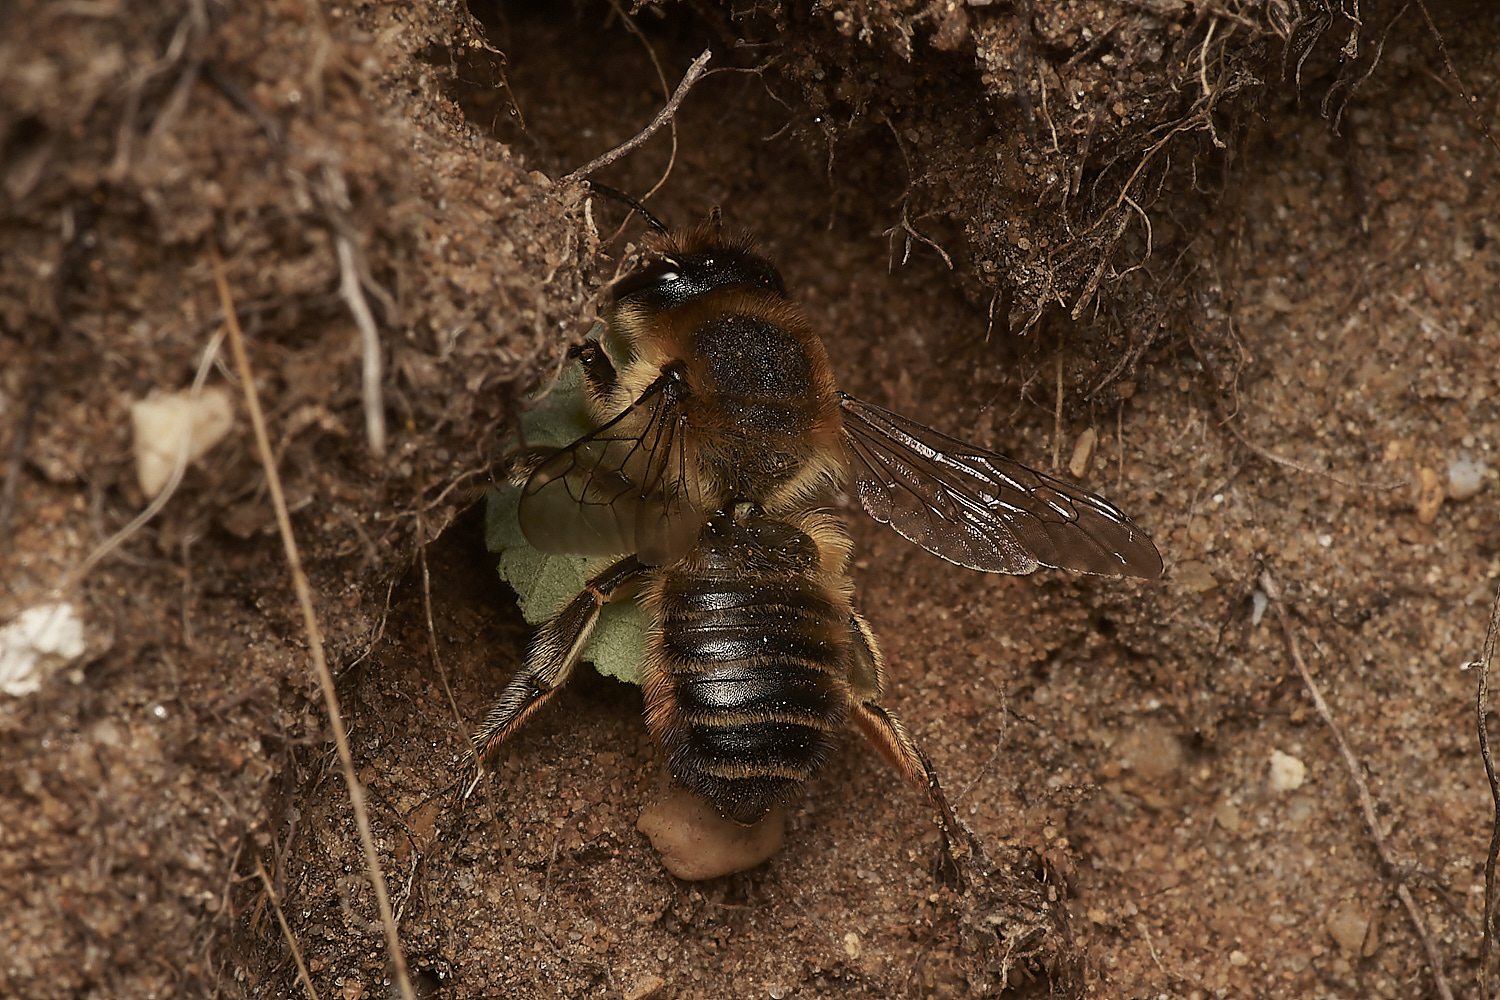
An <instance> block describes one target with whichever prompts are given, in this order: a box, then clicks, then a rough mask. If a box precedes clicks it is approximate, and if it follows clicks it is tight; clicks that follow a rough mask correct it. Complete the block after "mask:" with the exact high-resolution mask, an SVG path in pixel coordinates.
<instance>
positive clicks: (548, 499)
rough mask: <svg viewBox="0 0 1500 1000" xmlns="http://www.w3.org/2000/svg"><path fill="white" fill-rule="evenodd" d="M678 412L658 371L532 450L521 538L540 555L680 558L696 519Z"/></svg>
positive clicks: (653, 562) (656, 562)
mask: <svg viewBox="0 0 1500 1000" xmlns="http://www.w3.org/2000/svg"><path fill="white" fill-rule="evenodd" d="M681 418H682V405H681V398H680V396H679V394H677V393H676V392H674V391H672V389H671V388H670V386H669V385H668V380H666V379H658V380H657V381H656V382H655V383H653V384H652V385H651V386H650V387H648V388H647V390H646V391H645V392H644V393H642V394H641V398H640V399H638V400H636V401H635V402H634V403H632V404H631V405H630V406H629V407H628V408H627V409H626V410H625V412H623V413H621V414H620V415H619V416H617V417H615V418H614V419H613V420H611V421H610V422H609V423H607V424H605V425H604V426H602V427H600V428H598V429H597V430H594V431H591V432H590V433H588V434H585V435H584V436H583V437H581V438H579V439H578V440H577V441H574V442H573V443H572V444H570V445H567V446H566V447H563V448H561V449H559V450H557V451H556V452H552V453H550V454H544V455H540V456H538V457H537V458H536V459H534V460H533V462H532V467H531V470H530V475H529V476H528V478H527V480H526V485H525V486H524V487H523V488H522V490H521V502H520V521H521V531H522V532H523V533H524V534H525V535H526V540H527V541H528V542H530V543H531V545H532V547H533V548H535V549H537V550H538V551H539V552H545V553H548V554H570V555H585V556H602V555H617V554H620V553H634V554H635V556H636V558H638V559H639V560H640V561H641V562H643V563H645V564H647V565H649V566H662V565H666V564H668V563H672V562H676V561H677V560H678V559H681V558H682V557H683V556H684V555H685V554H686V553H687V551H688V550H689V549H690V548H692V547H693V545H694V544H695V543H696V542H697V540H698V535H699V533H700V532H701V530H702V527H703V522H704V513H703V496H702V493H701V491H700V488H699V477H698V475H697V469H696V467H695V465H694V464H693V456H691V455H689V454H688V453H687V439H686V436H685V435H683V434H682V433H680V431H679V428H680V426H681Z"/></svg>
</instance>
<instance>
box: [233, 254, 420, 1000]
mask: <svg viewBox="0 0 1500 1000" xmlns="http://www.w3.org/2000/svg"><path fill="white" fill-rule="evenodd" d="M209 258H210V260H211V261H212V263H213V269H214V283H215V284H216V285H217V286H218V290H219V301H220V304H221V305H223V307H224V322H225V325H226V326H227V327H228V329H229V347H230V350H231V351H232V352H233V354H234V363H235V368H236V369H238V371H239V375H240V383H241V384H242V385H243V387H244V390H245V407H246V409H247V410H248V411H249V413H250V425H251V427H252V428H254V431H255V446H256V449H257V451H258V452H259V454H260V461H261V466H262V468H263V469H264V470H265V474H266V487H267V489H268V490H269V492H270V494H271V505H272V507H273V508H274V509H275V511H276V526H277V529H278V530H279V532H280V534H281V542H282V545H283V547H284V548H285V550H286V561H287V569H288V571H289V572H290V573H291V577H292V588H293V590H295V591H296V593H297V604H298V605H299V606H300V607H301V609H302V624H303V627H304V628H305V629H306V631H307V644H308V648H309V650H310V651H311V653H312V660H313V669H314V671H315V672H316V673H317V675H318V684H319V686H320V687H321V688H322V691H323V702H324V705H325V707H326V708H327V711H328V722H329V725H330V726H331V727H332V729H333V740H334V743H335V744H336V745H337V747H338V754H339V764H340V765H341V767H342V769H343V772H344V783H345V785H346V786H347V787H348V791H349V803H350V805H351V806H352V807H353V808H354V820H355V823H356V825H357V826H358V827H359V839H360V843H361V845H362V846H363V847H364V854H365V867H366V869H367V871H368V874H369V876H370V886H371V888H373V889H374V890H375V902H376V904H377V906H378V907H379V910H380V922H381V924H382V925H383V926H384V928H385V934H386V947H387V948H388V950H389V951H390V954H391V963H392V965H393V966H394V967H395V972H396V985H397V987H398V988H399V989H400V991H401V997H402V1000H416V993H415V992H414V991H413V990H412V985H411V980H410V978H409V977H408V976H407V973H406V954H405V953H404V952H403V951H402V949H401V937H400V933H399V931H398V930H397V927H396V918H395V916H394V914H393V912H392V910H391V899H390V895H389V893H388V892H387V891H386V885H385V875H384V874H383V873H382V872H381V870H380V857H379V855H378V854H377V853H376V851H375V836H374V834H373V833H372V832H371V829H370V812H369V809H368V808H367V807H366V805H365V791H364V786H363V785H361V784H360V782H359V776H358V775H357V774H356V773H355V771H354V755H353V754H352V753H351V752H350V750H349V734H348V731H347V730H346V729H345V728H344V717H343V714H342V713H341V712H340V711H339V700H338V692H337V691H336V690H334V686H333V674H332V673H331V672H330V671H329V669H328V660H327V658H326V656H325V654H324V652H323V635H322V630H321V629H320V627H319V625H318V615H317V612H316V611H315V610H314V609H313V603H312V587H311V585H309V584H308V582H307V574H306V573H305V572H304V571H303V569H302V556H301V554H300V553H299V552H298V550H297V539H296V537H295V536H294V535H293V534H292V519H291V515H290V514H289V513H288V511H287V505H286V495H285V494H284V493H283V492H282V489H281V476H280V474H279V473H278V472H277V471H276V464H275V461H274V460H273V458H272V453H271V439H270V436H269V435H268V434H267V432H266V420H265V415H264V414H263V413H262V412H261V408H260V396H259V394H258V393H257V392H256V390H255V376H254V373H253V372H252V371H251V369H250V357H249V355H248V354H247V353H246V352H245V340H244V337H243V336H242V335H241V333H240V324H239V319H238V317H237V316H236V314H235V310H234V298H233V297H232V296H231V295H230V293H229V282H228V280H227V279H226V278H225V277H224V264H223V261H221V260H220V259H219V255H218V253H217V251H214V250H213V249H212V248H210V250H209Z"/></svg>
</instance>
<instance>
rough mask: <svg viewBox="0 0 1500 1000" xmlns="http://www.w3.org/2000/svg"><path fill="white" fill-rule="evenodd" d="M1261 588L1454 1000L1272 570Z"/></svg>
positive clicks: (1439, 978) (1439, 984)
mask: <svg viewBox="0 0 1500 1000" xmlns="http://www.w3.org/2000/svg"><path fill="white" fill-rule="evenodd" d="M1260 587H1261V589H1262V590H1263V591H1265V593H1266V596H1267V597H1269V598H1270V599H1271V606H1272V607H1274V608H1275V609H1276V620H1277V621H1278V622H1280V623H1281V631H1282V634H1283V635H1284V636H1285V637H1286V648H1287V653H1288V655H1289V656H1291V658H1292V663H1293V664H1294V665H1295V666H1296V668H1297V674H1298V676H1300V677H1301V678H1302V684H1303V686H1304V687H1306V688H1307V693H1308V697H1310V698H1312V701H1313V705H1314V706H1315V707H1316V708H1317V710H1318V717H1319V718H1321V719H1322V720H1323V725H1325V726H1327V727H1328V731H1329V733H1330V734H1331V735H1332V736H1333V741H1334V743H1336V744H1337V745H1338V748H1339V754H1340V755H1341V756H1342V757H1343V758H1344V766H1345V767H1346V768H1347V769H1348V771H1349V780H1350V781H1352V782H1353V783H1354V790H1355V794H1356V795H1357V796H1358V797H1359V807H1360V811H1361V812H1363V813H1364V817H1365V827H1366V828H1367V829H1368V830H1369V831H1370V840H1371V842H1373V843H1374V845H1375V851H1376V853H1377V854H1379V855H1380V860H1381V861H1382V862H1383V863H1384V864H1385V870H1386V875H1387V876H1388V877H1389V878H1390V879H1391V881H1392V882H1394V883H1395V887H1396V895H1397V897H1399V898H1400V900H1401V905H1403V906H1405V907H1406V913H1407V915H1408V916H1409V917H1410V918H1411V922H1412V926H1413V927H1414V928H1415V929H1416V932H1417V936H1418V937H1419V938H1421V940H1422V947H1423V949H1425V950H1426V952H1427V962H1428V965H1429V966H1431V968H1432V979H1433V987H1434V988H1435V989H1436V990H1437V995H1438V996H1440V997H1442V998H1443V1000H1453V991H1452V990H1451V989H1449V988H1448V979H1447V977H1446V976H1444V975H1443V956H1442V954H1441V953H1440V952H1439V951H1438V948H1437V942H1436V941H1434V940H1433V938H1432V934H1431V932H1429V931H1428V929H1427V920H1426V919H1425V918H1424V917H1423V916H1422V911H1421V910H1420V909H1418V907H1417V901H1416V900H1415V899H1414V898H1412V894H1411V889H1410V888H1409V887H1408V886H1407V884H1406V881H1405V880H1404V878H1403V877H1402V875H1401V870H1400V868H1399V867H1398V865H1397V863H1396V857H1395V855H1394V854H1392V853H1391V849H1390V848H1389V847H1388V846H1387V845H1386V842H1385V835H1384V834H1382V833H1381V832H1380V820H1379V819H1378V818H1377V817H1376V815H1375V799H1374V797H1373V796H1371V795H1370V788H1369V786H1368V785H1366V784H1365V777H1364V770H1363V766H1362V765H1361V764H1360V762H1359V760H1358V758H1356V757H1355V756H1354V751H1352V750H1350V749H1349V744H1348V743H1347V742H1346V741H1345V740H1344V733H1343V731H1342V730H1341V729H1340V728H1339V725H1338V722H1336V721H1335V720H1334V718H1333V710H1332V709H1330V708H1329V707H1328V702H1326V701H1324V700H1323V691H1322V689H1321V688H1319V687H1318V684H1317V681H1315V680H1313V675H1312V672H1311V671H1309V670H1308V669H1307V663H1306V662H1305V661H1304V660H1303V659H1302V649H1301V646H1300V645H1299V644H1298V642H1297V633H1296V632H1294V631H1292V623H1291V619H1290V618H1288V617H1287V613H1286V605H1285V604H1284V603H1283V601H1282V599H1281V588H1280V587H1278V586H1277V585H1276V580H1275V579H1274V578H1273V577H1272V576H1271V571H1270V570H1264V569H1263V570H1261V574H1260Z"/></svg>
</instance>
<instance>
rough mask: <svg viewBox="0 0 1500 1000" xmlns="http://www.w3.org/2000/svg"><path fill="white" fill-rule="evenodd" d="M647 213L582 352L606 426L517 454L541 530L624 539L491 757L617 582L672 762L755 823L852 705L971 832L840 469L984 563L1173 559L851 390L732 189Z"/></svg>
mask: <svg viewBox="0 0 1500 1000" xmlns="http://www.w3.org/2000/svg"><path fill="white" fill-rule="evenodd" d="M635 207H637V208H639V206H638V205H636V206H635ZM642 214H643V215H644V216H645V217H646V219H647V220H648V222H651V223H653V225H654V227H655V230H656V231H655V232H654V233H652V234H651V235H649V236H648V237H647V248H648V253H647V256H646V257H645V259H644V261H643V263H641V264H640V265H639V266H638V267H637V268H636V269H635V270H633V271H632V272H630V273H629V274H628V275H626V276H625V277H624V278H622V279H621V280H619V281H618V282H617V283H616V284H615V285H614V287H613V288H612V290H611V293H610V300H609V302H608V304H607V306H606V307H605V308H604V310H603V319H604V321H605V330H606V333H605V335H604V340H605V341H606V342H607V343H608V344H609V345H610V346H611V347H613V348H614V350H615V354H616V357H617V358H618V361H617V360H616V357H612V356H611V351H610V350H607V349H606V346H605V343H601V342H600V341H598V340H585V342H584V343H582V344H579V345H576V346H574V347H573V348H571V349H570V351H569V356H570V359H571V360H573V361H575V362H576V363H577V364H579V365H580V366H581V368H582V374H583V382H584V386H585V391H586V395H587V399H588V403H589V408H590V413H591V416H592V419H593V421H594V423H595V429H594V430H592V431H590V432H589V433H587V434H585V435H583V436H582V437H580V438H579V439H578V440H576V441H574V442H572V443H571V444H568V445H566V446H564V447H561V448H555V449H532V450H530V451H526V452H523V453H522V455H521V457H520V458H519V459H518V461H517V462H516V464H515V467H514V470H513V471H514V476H515V478H516V480H517V482H518V483H522V482H523V483H524V486H523V487H522V491H521V499H520V506H519V518H520V526H521V530H522V532H523V533H524V534H525V536H526V539H527V540H528V541H529V542H530V544H531V545H532V546H533V547H535V548H536V549H538V550H540V551H541V552H543V553H556V554H577V555H589V556H610V555H615V556H619V558H618V559H617V560H616V561H615V562H613V563H612V564H610V565H609V566H608V567H607V568H605V569H604V570H603V571H602V572H600V573H598V574H597V575H596V576H594V577H593V578H592V579H590V580H588V582H587V583H586V584H585V586H584V589H583V590H582V591H580V592H579V593H578V594H577V596H575V597H574V598H573V599H572V600H571V601H569V602H568V603H567V605H566V606H564V607H563V608H562V609H561V610H560V611H558V612H557V614H556V615H554V616H553V617H552V618H551V620H549V621H547V622H546V623H545V624H544V625H543V626H542V628H541V630H540V632H539V634H538V636H537V638H536V640H535V643H534V645H533V647H532V649H531V651H530V654H529V657H528V659H527V661H526V664H525V666H524V667H523V668H522V669H521V671H520V672H519V673H518V674H517V675H516V676H515V678H514V679H512V680H511V681H510V683H509V684H508V685H507V686H506V688H505V689H504V691H503V692H502V694H501V696H500V698H499V701H498V703H497V704H496V705H495V707H494V708H493V710H492V711H490V713H489V715H488V716H487V718H486V719H485V720H484V723H483V725H482V726H481V727H480V729H479V731H478V732H477V733H476V734H475V736H474V737H473V743H474V753H475V756H476V757H477V758H479V759H483V758H484V757H485V756H487V755H488V754H489V753H490V752H492V751H493V750H494V749H495V748H496V747H498V746H499V745H500V744H502V743H504V742H505V741H506V740H507V739H509V738H510V736H511V735H512V734H513V733H515V732H516V730H517V729H519V728H520V727H521V726H522V725H523V724H525V722H526V720H527V719H529V718H531V716H532V715H533V714H534V713H536V712H537V711H538V710H540V709H541V708H542V707H543V706H544V705H546V703H547V702H548V700H549V699H551V698H552V696H553V695H554V694H556V693H557V691H558V690H559V689H560V688H561V687H562V685H563V684H565V683H566V682H567V680H568V677H569V675H570V674H571V673H572V671H573V669H574V667H575V666H576V665H577V663H578V661H579V659H580V656H581V654H582V651H583V649H584V647H585V645H586V644H587V642H588V640H589V637H590V635H591V633H592V631H593V629H594V626H595V624H596V623H597V622H598V620H599V615H600V612H601V610H602V609H603V608H604V606H605V605H606V604H607V603H608V602H610V601H612V600H618V599H623V598H627V597H635V598H636V600H637V601H638V602H639V604H640V606H641V608H642V610H643V612H644V614H645V616H646V619H647V621H648V622H650V623H651V624H650V627H649V630H648V633H647V636H646V643H645V655H644V662H643V664H642V689H643V693H644V698H645V712H646V721H647V725H648V727H649V728H650V730H651V732H652V734H653V735H654V736H655V738H656V739H657V740H658V742H659V743H660V745H661V746H662V747H663V748H664V750H665V753H666V755H667V757H668V759H669V767H670V770H671V774H672V776H673V778H674V779H675V780H676V781H677V782H678V783H679V784H680V785H682V786H683V787H685V788H687V789H688V790H689V791H691V792H694V793H696V794H698V795H700V796H702V797H704V798H706V799H707V800H708V801H709V802H711V803H712V804H713V805H714V806H715V807H716V808H717V809H718V810H719V811H720V812H721V813H722V814H723V815H724V816H726V817H728V818H729V819H731V820H734V821H736V822H738V823H742V824H752V823H755V822H756V821H758V820H760V819H761V818H762V817H763V816H764V815H765V814H766V812H767V810H768V809H769V808H770V807H771V806H772V805H773V804H774V803H776V802H779V801H784V800H786V799H787V798H789V797H790V796H791V795H792V794H793V793H794V792H795V790H796V789H797V788H798V787H799V786H800V785H801V783H802V782H803V781H805V780H807V778H808V777H809V776H810V775H811V774H812V773H813V772H814V771H815V770H817V768H818V766H819V765H820V764H821V763H822V762H823V761H824V760H825V759H826V758H827V757H828V755H829V754H830V752H831V751H832V750H833V748H834V747H835V745H836V742H837V737H838V734H839V732H840V731H841V730H842V729H843V728H844V726H845V724H846V723H847V722H849V721H852V722H853V723H854V724H855V726H856V727H857V728H858V729H859V730H860V731H861V732H862V733H863V734H864V736H865V737H866V738H867V739H868V740H869V741H870V743H871V744H873V745H874V747H875V749H876V750H878V751H879V753H880V754H881V755H882V756H883V757H884V758H885V759H886V760H887V761H889V762H890V764H891V765H892V766H893V767H894V768H895V769H896V770H897V771H898V772H899V773H900V774H901V775H903V776H904V777H905V779H906V780H907V781H909V782H910V783H911V784H912V785H914V786H916V788H917V789H918V790H920V791H921V792H922V793H923V794H925V795H926V796H927V798H928V799H929V800H930V801H931V803H932V804H933V805H934V806H935V807H937V809H938V810H939V813H940V815H941V817H942V820H943V822H944V824H945V827H946V829H948V830H952V829H954V828H955V827H956V826H957V824H956V821H955V820H954V818H953V814H952V812H951V810H950V809H949V806H948V803H947V801H946V799H945V798H944V796H943V793H942V789H941V786H940V784H939V781H938V778H937V775H936V773H935V771H934V770H933V767H932V765H931V764H930V763H929V761H928V759H927V757H926V755H925V754H924V753H923V752H922V751H921V749H920V748H919V747H918V746H917V745H916V743H915V742H913V740H912V738H911V736H910V735H909V734H908V732H907V730H906V728H905V727H904V726H903V725H902V723H901V721H900V720H899V719H898V718H897V717H896V716H895V715H893V714H892V713H891V712H890V711H888V710H887V709H885V708H884V707H882V706H881V704H880V699H881V696H882V695H883V693H884V692H885V690H886V686H887V671H886V663H885V658H884V657H883V656H882V654H881V652H880V646H879V644H878V642H877V641H876V639H875V636H874V634H873V633H872V631H871V629H870V626H869V625H868V623H866V621H865V620H864V619H863V618H862V617H861V616H860V614H859V612H858V610H857V609H856V607H855V600H854V588H853V583H852V581H851V579H850V575H849V558H850V546H851V543H850V537H849V535H848V532H847V531H846V529H845V527H844V525H843V523H842V521H841V520H840V519H839V518H838V517H837V516H836V514H835V513H834V512H833V510H832V508H833V506H834V504H835V501H836V499H837V497H838V496H839V494H840V493H841V491H843V490H845V489H846V488H849V489H852V493H853V494H854V496H856V497H857V498H858V500H859V503H860V505H861V506H862V507H863V508H864V509H865V511H866V512H868V513H869V514H870V515H871V516H872V517H874V518H875V520H877V521H879V522H881V523H882V524H886V525H889V526H890V527H891V528H892V529H894V530H895V531H897V532H898V533H900V534H901V535H903V536H904V537H906V538H907V539H909V540H910V541H912V542H914V543H916V544H917V545H919V546H921V547H922V548H924V549H926V550H927V551H929V552H931V553H932V554H934V555H936V556H938V557H939V558H942V559H945V560H947V561H948V562H950V563H953V564H955V565H958V566H964V567H968V568H970V569H975V570H980V571H982V572H988V573H1013V574H1025V573H1030V572H1032V571H1033V570H1035V569H1036V568H1037V567H1038V566H1049V567H1057V568H1063V569H1070V570H1076V571H1079V572H1083V573H1093V574H1099V575H1109V576H1136V577H1143V578H1147V579H1154V578H1156V577H1158V576H1159V575H1160V574H1161V571H1162V561H1161V556H1160V555H1159V554H1158V553H1157V550H1156V548H1155V546H1153V545H1152V543H1151V540H1150V539H1149V538H1148V537H1147V535H1146V533H1145V532H1144V531H1142V530H1141V529H1140V528H1138V527H1137V526H1136V525H1135V524H1134V523H1132V521H1131V520H1130V518H1128V517H1127V516H1126V515H1125V514H1123V513H1122V512H1121V511H1120V510H1118V509H1117V508H1116V507H1114V506H1113V505H1112V504H1110V503H1109V502H1108V501H1106V500H1103V499H1101V498H1100V497H1097V496H1095V495H1093V494H1092V493H1089V492H1087V491H1085V490H1082V489H1080V488H1078V487H1076V486H1073V485H1070V484H1068V483H1065V482H1063V481H1061V480H1058V479H1054V478H1053V477H1051V476H1048V475H1045V474H1043V473H1040V472H1036V471H1034V470H1032V469H1029V468H1027V467H1025V466H1024V465H1021V464H1020V463H1018V462H1015V461H1013V460H1011V459H1009V458H1005V457H1004V456H1002V455H998V454H995V453H994V452H991V451H987V450H985V449H982V448H978V447H975V446H974V445H970V444H965V443H963V442H961V441H958V440H955V439H954V438H950V437H948V436H947V435H944V434H941V433H939V432H938V431H935V430H933V429H931V428H929V427H925V426H923V425H921V424H919V423H916V422H915V421H912V420H908V419H907V418H905V417H902V416H899V415H898V414H895V413H892V412H890V411H889V410H885V409H883V408H881V407H879V406H875V405H873V404H871V403H866V402H862V401H860V400H858V399H855V398H853V397H851V396H848V395H846V394H844V393H842V392H840V391H839V390H838V388H837V386H836V384H835V381H834V378H833V373H832V369H831V368H830V366H829V362H828V355H827V352H826V350H825V349H824V347H823V343H822V341H821V340H819V339H818V336H817V335H816V333H814V331H813V329H812V327H811V326H810V325H809V324H808V322H807V320H806V319H805V318H804V317H803V314H802V313H801V311H800V310H799V309H798V307H797V306H796V305H795V304H794V303H793V302H792V301H791V299H789V298H788V296H787V293H786V288H785V284H784V282H783V280H782V277H781V274H780V272H779V271H778V270H777V268H776V266H775V265H774V264H773V263H772V262H771V261H770V259H768V258H767V257H766V256H765V255H764V254H763V253H762V252H761V251H760V250H759V249H758V248H757V247H756V245H755V243H754V242H753V240H752V239H751V238H750V237H749V236H748V234H745V233H738V232H732V231H728V230H726V229H725V227H724V225H723V222H722V219H721V217H720V215H719V213H718V211H717V210H715V212H714V213H713V215H712V216H710V219H709V221H708V222H707V223H704V224H702V225H699V226H697V227H694V228H690V229H687V230H685V231H678V232H671V231H668V230H667V229H666V227H664V226H662V225H661V224H660V223H658V222H655V220H654V219H652V218H651V216H650V215H649V213H646V212H644V210H642Z"/></svg>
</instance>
